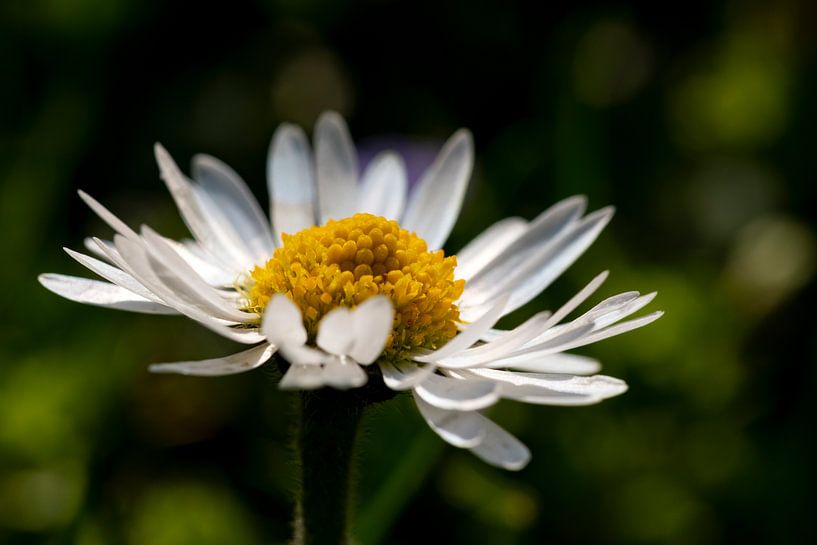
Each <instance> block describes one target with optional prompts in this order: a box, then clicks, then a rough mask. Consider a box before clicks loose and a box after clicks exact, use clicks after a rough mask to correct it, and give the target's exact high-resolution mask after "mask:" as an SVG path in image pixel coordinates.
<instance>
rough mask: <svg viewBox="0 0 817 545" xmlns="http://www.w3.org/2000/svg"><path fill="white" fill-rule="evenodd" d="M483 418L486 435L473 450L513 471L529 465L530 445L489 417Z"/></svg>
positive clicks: (483, 458)
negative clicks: (526, 444) (523, 442)
mask: <svg viewBox="0 0 817 545" xmlns="http://www.w3.org/2000/svg"><path fill="white" fill-rule="evenodd" d="M482 418H483V419H484V422H483V423H482V426H483V430H484V433H485V435H484V437H483V438H482V441H481V442H480V443H479V445H477V446H476V447H474V448H472V449H471V452H473V453H474V454H475V455H476V456H477V457H478V458H480V459H482V460H483V461H485V462H487V463H489V464H491V465H494V466H497V467H501V468H503V469H509V470H511V471H518V470H520V469H522V468H524V467H525V466H526V465H528V462H529V461H530V451H529V450H528V447H526V446H525V445H523V444H522V442H521V441H519V439H517V438H516V437H514V436H513V435H511V434H510V433H508V432H506V431H505V430H503V429H502V428H500V427H499V426H497V425H496V424H495V423H494V422H492V421H491V420H489V419H488V418H485V417H482Z"/></svg>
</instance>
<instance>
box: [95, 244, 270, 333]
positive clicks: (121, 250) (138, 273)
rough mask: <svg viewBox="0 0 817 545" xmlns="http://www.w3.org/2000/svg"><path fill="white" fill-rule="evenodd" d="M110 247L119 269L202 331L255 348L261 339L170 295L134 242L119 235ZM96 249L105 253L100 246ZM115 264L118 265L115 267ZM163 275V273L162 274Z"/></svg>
mask: <svg viewBox="0 0 817 545" xmlns="http://www.w3.org/2000/svg"><path fill="white" fill-rule="evenodd" d="M114 245H115V246H116V250H117V253H116V254H114V253H111V254H109V255H110V257H112V258H116V259H117V261H119V262H121V265H122V268H123V269H124V270H126V271H127V272H129V273H131V274H132V275H133V277H134V278H136V279H137V280H139V282H141V283H142V284H143V285H144V286H145V287H146V288H148V289H149V290H150V291H152V292H153V293H155V294H156V295H157V296H158V297H159V298H161V299H162V300H163V301H164V302H165V303H166V304H167V305H168V306H170V307H173V308H174V309H176V310H177V311H179V312H181V313H182V314H184V315H185V316H187V317H188V318H191V319H193V320H195V321H197V322H198V323H200V324H201V325H203V326H204V327H206V328H208V329H210V330H212V331H215V332H216V333H218V334H219V335H221V336H223V337H226V338H228V339H231V340H233V341H236V342H240V343H244V344H258V343H260V342H262V341H263V340H264V338H263V337H262V336H261V335H260V334H259V333H258V332H257V331H256V330H255V329H254V328H252V329H251V328H241V329H236V328H233V327H230V326H231V325H235V322H230V321H227V320H221V319H219V318H216V317H214V316H212V315H211V314H208V312H207V310H205V308H204V307H202V306H201V305H200V302H197V301H193V302H191V301H185V300H183V299H181V298H180V297H179V296H177V295H176V294H175V293H174V292H173V291H171V290H170V289H169V288H168V287H167V286H166V285H165V284H164V282H163V281H162V280H160V279H159V276H158V275H157V273H156V272H155V271H154V267H158V268H160V269H161V268H162V265H161V264H160V263H158V262H157V261H155V260H151V259H150V258H149V257H148V255H147V250H146V249H145V248H144V247H143V246H142V245H141V244H139V243H138V242H134V241H132V240H130V239H128V238H125V237H123V236H121V235H115V236H114ZM100 249H103V250H104V249H106V248H105V247H104V246H100ZM117 264H119V263H117ZM162 272H163V273H165V272H166V271H165V270H163V271H162Z"/></svg>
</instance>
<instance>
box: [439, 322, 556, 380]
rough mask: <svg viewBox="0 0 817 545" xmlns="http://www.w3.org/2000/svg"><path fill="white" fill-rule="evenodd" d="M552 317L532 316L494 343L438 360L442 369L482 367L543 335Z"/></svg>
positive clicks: (504, 333) (503, 334)
mask: <svg viewBox="0 0 817 545" xmlns="http://www.w3.org/2000/svg"><path fill="white" fill-rule="evenodd" d="M549 317H550V312H547V311H545V312H540V313H538V314H535V315H533V316H531V317H530V318H529V319H528V320H526V321H525V323H523V324H521V325H520V326H518V327H516V328H514V329H512V330H510V331H505V332H503V333H502V335H500V336H499V337H497V338H496V339H494V340H493V341H491V342H489V343H486V344H483V345H480V346H477V347H475V348H469V349H467V350H463V351H462V352H460V353H458V354H457V355H455V356H452V357H450V358H445V359H442V360H438V362H437V363H438V365H439V366H440V367H446V368H464V367H472V366H475V365H480V364H483V363H487V362H490V361H491V360H494V359H497V358H501V357H503V356H505V355H507V354H510V353H512V352H513V351H514V350H516V349H517V348H519V347H521V346H523V345H524V344H525V343H527V342H528V341H530V340H531V339H533V338H534V337H536V336H538V335H540V334H541V331H542V327H543V324H545V323H546V322H547V320H548V318H549Z"/></svg>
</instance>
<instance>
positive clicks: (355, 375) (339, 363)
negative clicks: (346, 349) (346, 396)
mask: <svg viewBox="0 0 817 545" xmlns="http://www.w3.org/2000/svg"><path fill="white" fill-rule="evenodd" d="M367 380H368V377H367V376H366V372H365V371H363V368H362V367H360V366H359V365H358V364H357V363H355V362H354V361H351V360H350V359H349V358H343V357H330V358H329V359H328V360H327V361H326V362H325V365H324V368H323V382H324V384H326V385H327V386H331V387H332V388H337V389H338V390H348V389H349V388H358V387H360V386H363V385H364V384H366V381H367Z"/></svg>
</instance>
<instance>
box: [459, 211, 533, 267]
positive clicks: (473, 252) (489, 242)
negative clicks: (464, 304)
mask: <svg viewBox="0 0 817 545" xmlns="http://www.w3.org/2000/svg"><path fill="white" fill-rule="evenodd" d="M527 229H528V222H527V221H525V220H524V219H522V218H514V217H511V218H505V219H503V220H500V221H498V222H496V223H494V224H493V225H491V226H490V227H488V228H487V229H485V230H484V231H483V232H482V233H480V234H479V235H477V237H476V238H475V239H474V240H472V241H471V242H469V243H468V244H466V245H465V247H464V248H463V249H462V250H460V251H459V252H457V269H456V271H455V272H456V275H457V278H464V279H465V280H468V279H470V278H471V277H473V276H474V275H475V274H477V273H478V272H479V271H481V270H482V269H483V268H484V267H485V266H486V265H487V264H488V263H490V262H491V260H492V259H494V258H495V257H496V256H498V255H499V254H500V253H502V251H503V250H504V249H505V248H507V247H508V246H509V245H510V244H512V243H513V241H515V240H516V239H518V238H519V237H520V236H522V235H523V234H524V233H525V231H526V230H527Z"/></svg>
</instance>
